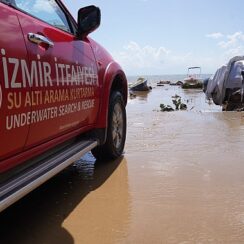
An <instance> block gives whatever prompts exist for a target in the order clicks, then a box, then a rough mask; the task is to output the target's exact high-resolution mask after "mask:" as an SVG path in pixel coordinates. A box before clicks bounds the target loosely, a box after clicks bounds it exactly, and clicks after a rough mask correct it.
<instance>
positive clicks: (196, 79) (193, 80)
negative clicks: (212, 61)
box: [183, 66, 203, 88]
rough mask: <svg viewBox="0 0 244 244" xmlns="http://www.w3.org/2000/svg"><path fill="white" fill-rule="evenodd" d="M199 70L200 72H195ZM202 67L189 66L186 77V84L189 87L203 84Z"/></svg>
mask: <svg viewBox="0 0 244 244" xmlns="http://www.w3.org/2000/svg"><path fill="white" fill-rule="evenodd" d="M195 70H197V71H198V72H195ZM202 83H203V80H202V78H201V67H197V66H195V67H189V68H188V72H187V77H186V78H185V79H184V84H183V85H185V86H186V87H187V88H189V87H191V86H192V87H195V86H197V87H198V86H199V85H202Z"/></svg>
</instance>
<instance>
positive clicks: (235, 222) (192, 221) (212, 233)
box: [125, 87, 244, 243]
mask: <svg viewBox="0 0 244 244" xmlns="http://www.w3.org/2000/svg"><path fill="white" fill-rule="evenodd" d="M174 94H179V95H180V96H182V98H183V99H189V101H190V102H189V104H193V105H194V109H193V110H191V111H183V112H172V113H162V112H159V111H157V110H156V108H157V106H158V104H159V102H164V103H167V101H168V102H170V100H171V96H172V95H174ZM127 111H128V123H129V126H128V134H127V144H126V159H127V161H128V167H129V172H130V175H131V177H130V178H129V182H130V189H131V195H132V196H133V198H132V199H133V201H132V210H131V218H132V224H131V228H130V232H129V234H128V237H127V239H126V241H125V243H242V242H243V240H244V224H243V223H244V221H243V219H244V218H243V212H244V191H243V190H244V164H243V158H244V150H243V145H244V130H243V113H233V112H232V113H231V112H229V113H227V112H226V113H223V112H221V109H219V108H218V107H216V106H214V105H211V104H210V105H209V104H207V103H205V98H204V94H201V93H198V92H196V91H191V92H190V91H189V92H184V91H182V90H181V89H179V88H175V87H172V88H171V87H168V88H167V87H163V88H159V89H155V90H153V92H152V93H151V94H150V96H149V98H148V104H147V106H145V104H143V105H142V104H140V103H137V104H135V105H134V104H129V106H128V108H127ZM135 114H136V116H135Z"/></svg>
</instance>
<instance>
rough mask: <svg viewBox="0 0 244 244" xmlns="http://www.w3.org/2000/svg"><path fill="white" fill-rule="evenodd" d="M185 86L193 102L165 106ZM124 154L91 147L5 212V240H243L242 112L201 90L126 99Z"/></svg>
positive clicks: (1, 227) (1, 223)
mask: <svg viewBox="0 0 244 244" xmlns="http://www.w3.org/2000/svg"><path fill="white" fill-rule="evenodd" d="M175 94H179V95H181V96H182V99H183V101H185V102H186V103H187V105H188V111H182V112H181V111H179V112H171V113H167V112H166V113H163V112H160V111H159V110H160V109H159V104H160V103H166V104H170V103H171V96H172V95H175ZM127 114H128V133H127V142H126V148H125V155H124V157H122V158H120V159H118V160H116V161H114V162H108V163H106V164H101V163H99V162H95V160H94V158H93V157H92V156H91V155H90V154H87V155H86V156H85V157H84V158H82V159H81V160H80V161H79V162H77V163H76V165H75V166H72V167H70V168H68V169H67V170H65V171H63V172H62V173H61V174H59V175H58V176H56V177H55V178H53V179H51V180H50V181H49V182H47V183H46V184H44V185H43V186H42V187H40V188H38V189H37V190H36V191H34V192H33V193H31V194H29V195H28V196H27V197H25V198H24V199H22V200H21V201H19V202H18V203H16V204H15V205H13V206H12V207H10V208H9V209H7V210H6V211H4V212H3V213H1V214H0V243H243V242H244V150H243V146H244V114H243V113H236V112H224V113H223V112H221V109H220V108H219V107H217V106H214V105H213V104H208V103H206V102H205V99H204V95H203V94H202V93H201V92H199V91H183V90H181V89H180V88H178V87H170V86H164V87H160V88H154V89H153V90H152V91H151V92H150V93H148V94H139V95H138V96H137V97H136V98H135V99H131V100H129V103H128V107H127Z"/></svg>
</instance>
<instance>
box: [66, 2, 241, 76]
mask: <svg viewBox="0 0 244 244" xmlns="http://www.w3.org/2000/svg"><path fill="white" fill-rule="evenodd" d="M63 2H64V3H65V5H66V6H67V7H68V9H69V10H70V12H71V13H72V15H73V16H74V17H75V19H76V18H77V12H78V9H79V8H81V7H84V6H87V5H96V6H98V7H99V8H100V9H101V13H102V22H101V26H100V27H99V28H98V29H97V30H96V31H95V32H94V33H91V34H90V36H91V37H92V38H93V39H95V40H96V41H98V42H99V43H100V44H101V45H102V46H104V47H105V48H106V49H107V50H108V51H109V52H110V53H111V54H112V56H113V57H114V59H115V60H116V61H118V62H119V63H120V65H121V66H122V67H123V69H124V70H125V72H126V74H127V75H164V74H185V73H186V72H187V68H188V67H190V66H200V67H201V68H202V73H205V74H212V73H214V72H215V71H216V70H217V68H219V67H220V66H221V65H223V64H225V63H227V62H228V60H229V59H230V58H232V57H234V56H237V55H244V1H243V0H232V1H229V0H123V1H115V0H94V1H92V0H73V1H70V0H63Z"/></svg>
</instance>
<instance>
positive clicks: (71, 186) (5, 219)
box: [0, 154, 130, 243]
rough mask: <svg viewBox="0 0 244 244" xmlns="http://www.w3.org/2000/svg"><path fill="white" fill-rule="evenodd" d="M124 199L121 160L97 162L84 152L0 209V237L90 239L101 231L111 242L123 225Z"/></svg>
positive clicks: (127, 202)
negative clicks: (73, 162)
mask: <svg viewBox="0 0 244 244" xmlns="http://www.w3.org/2000/svg"><path fill="white" fill-rule="evenodd" d="M129 205H130V197H129V189H128V173H127V163H126V160H125V159H123V158H120V159H119V160H117V161H114V162H109V163H105V164H102V163H99V162H95V161H94V158H93V157H92V156H91V154H87V155H86V156H85V157H84V158H82V159H81V160H80V161H79V162H77V163H76V164H75V165H74V166H72V167H69V168H68V169H66V170H65V171H63V172H62V173H61V174H59V175H58V176H56V177H55V178H53V179H51V180H50V181H49V182H47V183H46V184H44V185H43V186H42V187H40V188H39V189H37V190H36V191H34V192H33V193H31V194H29V195H28V196H27V197H25V198H24V199H22V200H21V201H19V202H18V203H17V204H15V205H14V206H12V207H10V208H9V209H7V210H6V211H5V212H3V213H2V214H1V215H0V236H1V241H0V242H1V243H74V242H75V243H96V241H95V240H99V239H100V238H101V235H103V237H102V238H103V239H104V243H114V241H116V240H119V239H120V238H123V236H124V233H126V231H127V225H128V221H129V214H130V207H129ZM105 223H106V224H105ZM97 230H102V231H103V232H104V233H103V234H101V233H100V232H97ZM16 240H17V242H16ZM93 241H94V242H93Z"/></svg>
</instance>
